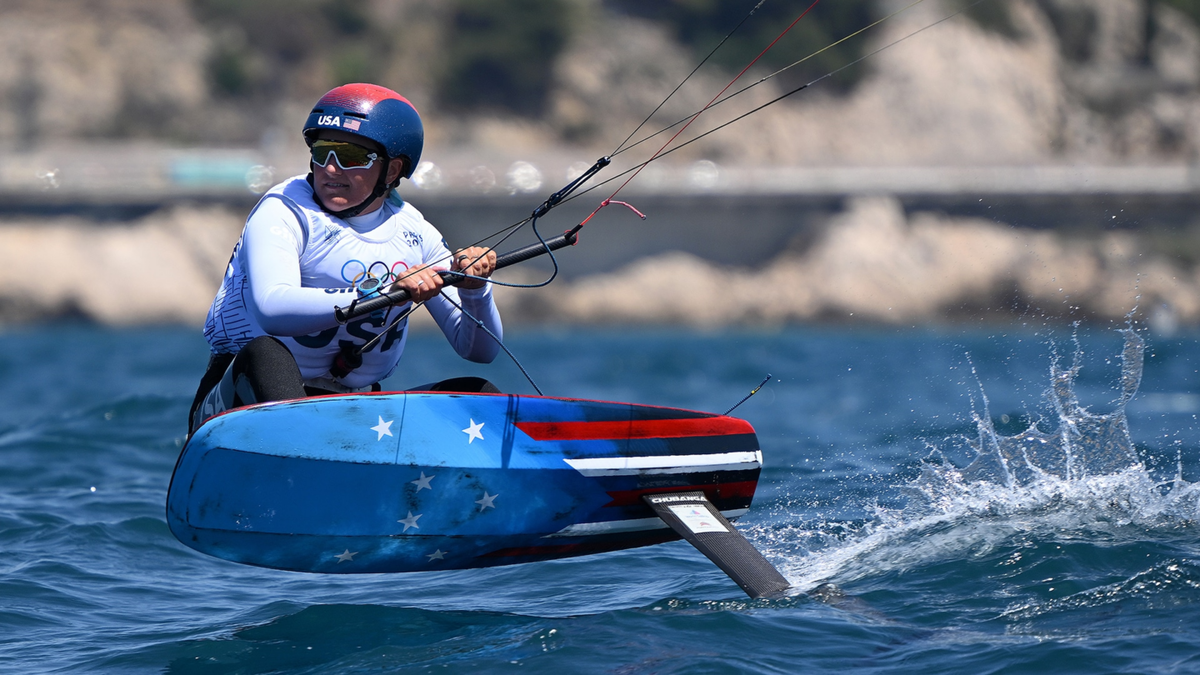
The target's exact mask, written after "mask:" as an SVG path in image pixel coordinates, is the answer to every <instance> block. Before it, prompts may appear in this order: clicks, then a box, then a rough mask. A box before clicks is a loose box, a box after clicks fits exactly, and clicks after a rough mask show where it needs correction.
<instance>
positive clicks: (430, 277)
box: [188, 84, 502, 433]
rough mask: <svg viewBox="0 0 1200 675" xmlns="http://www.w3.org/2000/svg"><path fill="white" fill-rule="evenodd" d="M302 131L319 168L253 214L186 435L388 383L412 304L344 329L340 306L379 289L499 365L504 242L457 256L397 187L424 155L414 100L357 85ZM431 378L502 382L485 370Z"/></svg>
mask: <svg viewBox="0 0 1200 675" xmlns="http://www.w3.org/2000/svg"><path fill="white" fill-rule="evenodd" d="M304 140H305V142H306V143H307V144H308V147H309V149H310V150H311V154H312V157H311V162H310V164H309V173H308V175H307V176H304V175H301V176H295V177H293V178H289V179H288V180H285V181H284V182H282V183H280V184H279V185H276V186H275V187H274V188H272V189H271V190H269V191H268V192H267V193H266V194H265V195H263V198H262V199H261V200H260V201H259V202H258V205H257V206H255V207H254V210H253V211H251V212H250V216H249V218H248V219H247V220H246V226H245V229H244V230H243V231H242V236H241V238H240V239H239V240H238V242H237V245H236V246H235V247H234V249H233V256H232V258H231V259H230V261H229V267H228V269H227V271H226V273H225V278H224V280H223V282H222V284H221V287H220V289H219V290H218V291H217V296H216V298H215V299H214V300H213V303H212V307H211V308H210V309H209V312H208V319H207V321H206V323H205V326H204V336H205V338H206V339H207V340H208V343H209V346H210V348H211V350H212V356H211V358H210V359H209V364H208V369H207V371H206V372H205V373H204V376H203V378H202V379H201V381H200V387H199V389H198V391H197V392H196V398H195V400H194V402H193V403H192V409H191V413H190V415H189V420H188V429H189V433H190V432H191V431H192V430H194V429H195V428H196V427H198V426H199V425H200V423H201V422H203V421H204V420H206V419H208V418H209V417H212V416H213V415H215V414H217V413H219V412H222V411H224V410H228V409H230V408H235V407H238V406H242V405H246V404H249V403H260V402H265V401H277V400H286V399H294V398H301V397H304V396H306V395H317V394H330V393H350V392H362V391H379V390H380V386H379V381H380V380H382V379H384V378H386V377H388V376H389V375H391V374H392V372H393V371H394V370H395V368H396V364H397V363H398V362H399V360H400V354H401V353H402V352H403V351H404V344H405V341H406V339H407V337H408V322H407V320H403V321H400V322H399V323H397V324H396V325H395V326H394V327H392V328H391V329H390V330H387V332H386V334H384V335H380V333H381V332H384V331H385V329H387V327H388V326H389V325H390V324H391V323H392V322H393V321H394V318H395V317H397V316H401V313H402V312H405V311H407V310H408V309H409V308H410V305H409V304H406V305H402V306H399V307H395V308H393V309H391V310H389V311H388V312H378V313H376V314H374V315H370V316H365V317H362V318H360V319H356V320H353V321H350V322H348V323H346V324H345V325H339V324H338V322H337V321H336V319H335V318H334V308H335V307H336V306H342V307H345V306H347V305H349V304H350V303H351V302H352V301H354V300H355V299H356V298H358V297H360V296H363V295H365V294H367V293H370V292H373V291H374V292H377V291H379V290H391V291H395V290H399V289H404V290H406V291H408V294H409V297H410V298H411V301H412V302H418V303H424V304H425V307H426V308H428V310H429V312H430V314H432V315H433V318H434V320H435V321H436V322H437V324H438V326H439V327H440V328H441V329H442V332H443V333H445V335H446V338H447V339H448V340H449V341H450V344H451V345H453V347H454V349H455V351H457V352H458V354H459V355H460V356H462V357H463V358H465V359H468V360H470V361H476V362H479V363H488V362H491V361H492V360H493V359H494V358H495V357H496V354H497V353H498V352H499V345H498V342H497V340H498V339H500V338H501V337H502V329H501V323H500V315H499V313H498V312H497V310H496V305H495V303H494V302H493V301H492V292H491V285H490V284H489V283H487V282H486V281H485V279H486V278H487V277H489V276H490V275H491V273H492V271H493V270H494V269H495V264H496V254H495V252H493V251H491V250H489V249H484V248H479V247H470V248H466V249H461V250H458V251H455V252H454V253H453V254H451V252H450V250H449V249H448V248H447V246H446V243H445V241H444V240H443V239H442V235H441V234H440V233H439V232H438V231H437V230H436V229H435V228H434V227H433V225H431V224H430V223H429V222H428V221H426V220H425V218H424V217H423V216H422V215H421V213H420V212H419V211H417V209H415V208H413V206H412V205H411V204H409V203H407V202H405V201H404V200H402V199H401V198H400V197H399V196H398V195H397V194H396V192H395V190H394V188H395V187H396V186H397V185H398V184H399V183H400V180H401V179H403V178H411V177H412V174H413V169H414V168H415V167H416V165H417V162H419V161H420V158H421V150H422V147H423V145H424V129H423V127H422V124H421V117H420V115H418V113H417V110H416V108H414V107H413V105H412V104H411V103H409V101H408V100H407V99H405V98H404V97H402V96H400V95H399V94H397V93H396V92H394V91H392V90H390V89H386V88H384V87H380V86H377V85H373V84H347V85H344V86H340V87H337V88H335V89H333V90H331V91H330V92H329V93H327V94H325V95H324V96H322V97H321V99H320V100H319V101H317V104H316V106H315V107H313V109H312V112H311V113H309V115H308V119H307V121H306V122H305V124H304ZM445 270H450V271H454V272H461V273H463V274H465V275H469V276H466V277H464V278H463V279H462V280H461V282H460V283H459V284H458V285H457V287H455V286H446V285H444V284H445V282H444V280H443V278H442V277H441V276H440V275H439V273H438V272H439V271H445ZM472 277H474V278H472ZM475 320H478V322H479V323H476V321H475ZM479 324H482V325H483V326H485V327H486V330H485V328H483V327H481V326H480V325H479ZM488 331H490V332H491V333H492V334H493V335H488V334H487V333H488ZM364 346H366V347H365V348H364ZM347 364H349V365H347ZM431 388H433V389H442V390H455V391H495V388H494V387H493V386H492V385H490V383H487V382H486V381H485V380H482V379H479V378H456V379H455V380H447V381H445V382H443V383H439V385H435V386H434V387H431Z"/></svg>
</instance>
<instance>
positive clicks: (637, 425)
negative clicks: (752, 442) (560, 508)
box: [516, 417, 754, 441]
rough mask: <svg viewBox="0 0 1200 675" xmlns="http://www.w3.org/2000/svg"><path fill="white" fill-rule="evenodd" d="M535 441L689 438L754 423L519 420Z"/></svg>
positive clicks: (746, 428) (748, 429) (737, 430)
mask: <svg viewBox="0 0 1200 675" xmlns="http://www.w3.org/2000/svg"><path fill="white" fill-rule="evenodd" d="M516 427H517V428H518V429H520V430H521V431H524V432H525V434H526V435H527V436H529V437H530V438H532V439H533V440H535V441H599V440H612V439H617V440H621V439H630V438H686V437H690V436H732V435H735V434H752V433H754V427H752V426H750V423H749V422H747V421H746V420H739V419H737V418H735V417H700V418H696V419H683V420H630V421H627V422H517V423H516Z"/></svg>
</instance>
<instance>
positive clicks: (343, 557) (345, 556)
mask: <svg viewBox="0 0 1200 675" xmlns="http://www.w3.org/2000/svg"><path fill="white" fill-rule="evenodd" d="M356 555H358V551H354V552H353V553H351V552H350V549H346V550H345V551H342V552H341V553H339V554H337V555H335V556H333V557H335V558H337V559H338V564H339V565H341V564H342V563H344V562H346V561H347V560H354V556H356Z"/></svg>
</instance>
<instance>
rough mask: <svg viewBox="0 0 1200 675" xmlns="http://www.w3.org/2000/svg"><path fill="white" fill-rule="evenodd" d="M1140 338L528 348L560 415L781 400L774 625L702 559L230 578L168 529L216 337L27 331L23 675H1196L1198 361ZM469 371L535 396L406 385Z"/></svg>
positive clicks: (19, 499)
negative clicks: (441, 384)
mask: <svg viewBox="0 0 1200 675" xmlns="http://www.w3.org/2000/svg"><path fill="white" fill-rule="evenodd" d="M1120 328H1122V327H1121V326H1110V325H1107V324H1106V325H1102V326H1088V325H1084V326H1081V327H1079V328H1077V329H1072V328H1071V327H1061V326H1059V327H1045V326H1041V327H1030V326H1022V325H1014V326H1011V327H995V326H993V327H985V328H975V329H969V330H968V329H961V328H944V329H905V330H899V329H869V330H863V329H860V330H850V329H834V328H810V327H795V328H787V329H781V330H778V331H775V332H715V333H696V332H688V331H683V330H611V331H595V330H586V331H585V330H563V331H543V332H526V333H516V334H515V335H512V336H511V337H510V339H509V341H508V344H509V346H510V348H511V349H512V350H513V351H514V353H516V354H517V356H518V357H520V358H521V359H522V361H523V362H524V364H525V366H526V367H527V369H528V370H529V372H530V374H531V375H532V376H533V377H534V378H535V380H536V381H537V382H538V384H539V385H540V386H541V387H542V389H543V390H544V391H545V392H546V393H547V394H549V395H561V396H572V397H585V398H599V399H606V400H625V401H632V402H637V403H648V404H659V405H668V406H678V407H685V408H692V409H698V410H709V411H717V412H722V411H724V410H725V409H727V408H728V407H729V406H731V405H733V404H734V403H736V402H737V401H738V400H739V399H741V398H742V397H743V396H744V395H745V394H746V393H747V392H748V391H749V389H750V388H752V387H753V386H754V385H755V384H757V383H758V382H759V380H761V379H762V377H764V376H765V375H766V374H767V373H771V374H772V375H773V376H774V378H775V379H774V380H773V381H772V382H771V383H770V384H768V385H767V386H766V387H764V388H763V390H762V391H761V392H760V393H759V394H758V395H757V396H755V397H753V398H752V399H750V400H749V401H748V402H746V403H745V404H744V405H743V406H742V407H741V408H739V409H738V410H737V412H736V414H737V415H738V416H741V417H743V418H745V419H747V420H749V421H750V422H751V423H752V424H753V425H754V426H755V428H756V430H757V432H758V435H759V440H760V443H761V446H762V449H763V454H764V459H765V469H764V471H763V474H762V480H761V482H760V485H759V490H758V494H757V497H756V500H755V504H754V507H753V508H752V509H751V511H750V513H749V514H748V515H747V516H746V517H745V518H743V519H742V520H741V521H740V522H739V527H740V528H741V529H742V530H743V531H744V532H745V533H746V534H747V535H748V537H749V538H750V539H751V541H752V542H754V543H755V544H756V545H757V546H758V547H759V548H760V549H761V550H763V552H764V553H765V554H766V555H767V557H768V558H769V559H770V560H772V561H773V562H774V563H775V564H776V565H777V566H778V567H779V568H780V569H781V570H782V571H783V572H784V574H785V575H786V576H787V577H788V578H789V580H790V581H791V582H792V583H793V584H794V586H795V588H796V591H795V593H794V594H792V595H791V596H789V597H787V598H783V599H779V600H771V601H766V600H757V601H752V600H748V599H747V598H746V597H745V596H744V595H743V594H742V592H741V591H740V590H739V589H738V588H737V586H735V585H734V584H733V582H731V581H730V580H729V579H728V578H726V577H725V576H724V575H723V574H722V573H721V572H720V571H719V570H717V568H716V567H714V566H713V565H711V564H710V563H709V562H708V561H707V560H706V559H705V558H703V556H701V555H700V554H699V553H698V552H696V551H695V550H693V549H692V548H690V547H689V546H688V545H687V544H685V543H683V542H676V543H671V544H664V545H660V546H655V547H649V548H642V549H635V550H631V551H623V552H619V553H612V554H604V555H598V556H590V557H582V558H575V559H570V560H562V561H554V562H547V563H537V564H532V565H518V566H512V567H503V568H493V569H487V570H467V571H456V572H430V573H417V574H406V575H367V576H337V577H329V576H320V575H309V574H299V573H289V572H279V571H272V570H264V569H257V568H251V567H245V566H240V565H237V564H234V563H230V562H226V561H222V560H217V559H215V558H209V557H206V556H204V555H202V554H200V553H197V552H195V551H193V550H191V549H189V548H187V547H185V546H183V545H182V544H180V543H179V542H177V541H176V540H175V539H174V538H173V537H172V535H171V534H170V532H169V531H168V529H167V526H166V523H165V521H164V513H163V511H164V506H163V504H164V500H165V497H166V491H167V485H168V481H169V479H170V475H171V470H172V467H173V465H174V462H175V459H176V457H177V455H178V453H179V450H180V447H181V445H182V442H183V434H184V417H185V415H186V411H187V408H188V405H189V404H190V401H191V397H192V394H193V392H194V386H195V382H196V379H197V378H198V376H199V374H200V371H201V370H202V368H203V366H204V363H205V359H206V355H205V345H204V343H203V340H202V339H201V337H200V336H199V335H198V332H197V331H195V330H191V329H184V328H154V329H144V328H141V329H127V330H116V329H106V328H98V327H94V326H87V325H49V326H37V327H30V328H21V329H9V330H8V331H6V332H3V333H0V671H3V672H63V673H80V672H84V673H87V672H98V673H109V672H112V673H142V672H153V673H164V672H165V673H393V672H427V671H432V672H451V673H457V672H470V673H508V672H511V673H620V674H634V673H797V672H830V671H854V672H868V673H907V672H926V673H942V672H944V673H965V672H970V673H989V672H1055V673H1070V672H1078V673H1099V672H1104V673H1116V672H1127V673H1156V672H1195V671H1200V523H1198V516H1200V491H1198V488H1197V484H1198V483H1200V425H1198V423H1197V419H1196V415H1197V414H1200V373H1198V370H1200V346H1198V343H1197V338H1200V335H1198V334H1183V335H1174V336H1161V335H1156V334H1154V333H1152V332H1150V331H1145V330H1142V331H1140V332H1136V333H1130V332H1121V331H1120V330H1118V329H1120ZM1143 342H1144V352H1143V348H1142V344H1143ZM467 374H477V375H484V376H486V377H489V378H491V379H493V380H494V381H496V382H497V383H499V384H500V385H501V387H502V388H503V389H505V390H508V391H516V392H531V391H532V390H531V389H530V387H529V385H528V383H526V382H525V381H524V379H523V378H522V376H521V374H520V373H519V371H518V370H517V369H516V368H515V367H514V366H513V365H512V364H511V363H510V362H507V361H504V362H499V363H497V364H495V365H492V366H487V367H484V366H474V365H471V364H466V363H465V362H462V361H460V360H458V359H457V357H455V356H454V355H453V353H452V352H451V351H450V349H449V347H448V346H447V345H446V344H445V343H444V341H443V340H441V338H440V337H439V336H437V335H418V336H416V337H415V338H414V339H413V340H412V342H411V343H410V347H409V352H408V353H407V354H406V356H405V360H404V362H403V364H402V367H401V372H399V373H398V374H397V375H396V376H395V377H394V378H393V379H392V380H391V381H390V384H392V385H394V386H395V387H397V388H402V387H405V386H411V385H415V384H417V383H420V382H426V381H430V380H433V379H438V378H442V377H449V376H453V375H467ZM1139 384H1140V389H1139ZM826 583H829V584H833V585H834V586H835V587H836V589H837V590H836V591H830V590H828V589H829V587H824V589H825V590H824V591H823V592H819V593H810V591H812V590H813V589H816V588H818V587H819V586H820V585H821V584H826Z"/></svg>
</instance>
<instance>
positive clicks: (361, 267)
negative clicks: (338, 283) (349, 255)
mask: <svg viewBox="0 0 1200 675" xmlns="http://www.w3.org/2000/svg"><path fill="white" fill-rule="evenodd" d="M407 271H408V264H407V263H405V262H404V261H403V260H398V261H396V262H395V263H393V264H392V266H391V267H388V264H387V263H385V262H383V261H382V260H376V261H375V262H373V263H371V264H370V265H368V264H366V263H364V262H363V261H361V260H354V259H351V260H347V261H346V264H345V265H342V281H345V282H346V283H348V284H352V285H354V286H358V284H359V282H361V281H362V280H363V279H367V278H373V279H379V280H381V281H382V282H383V283H385V284H390V283H392V282H394V281H396V280H397V279H399V278H400V276H401V275H402V274H404V273H405V272H407Z"/></svg>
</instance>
